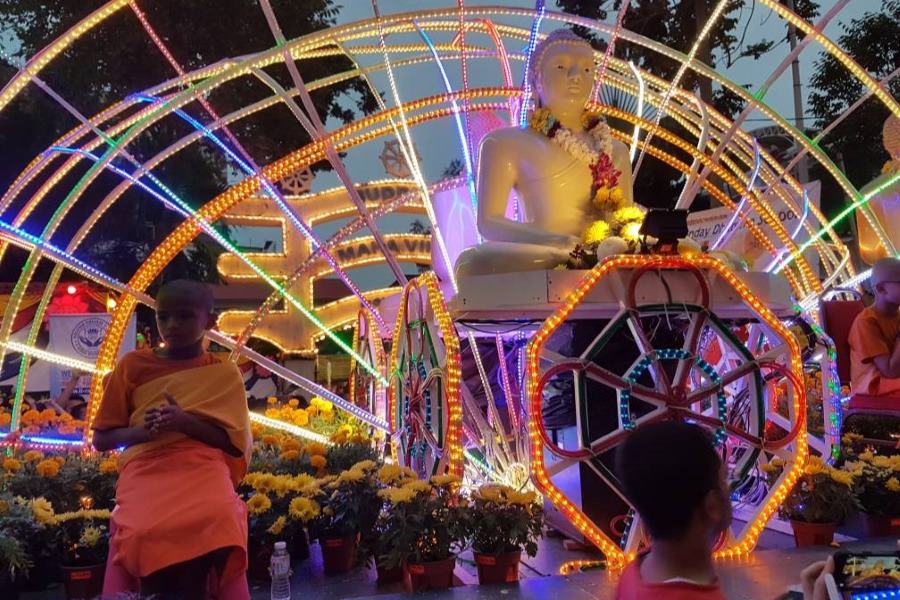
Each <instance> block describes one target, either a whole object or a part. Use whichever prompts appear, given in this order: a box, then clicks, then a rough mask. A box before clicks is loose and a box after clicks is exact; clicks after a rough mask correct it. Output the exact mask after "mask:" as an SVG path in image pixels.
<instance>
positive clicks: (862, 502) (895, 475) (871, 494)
mask: <svg viewBox="0 0 900 600" xmlns="http://www.w3.org/2000/svg"><path fill="white" fill-rule="evenodd" d="M858 458H859V460H857V461H849V462H847V463H846V464H845V465H844V468H845V469H846V470H848V471H849V472H850V473H852V475H853V499H854V501H855V502H856V506H857V507H858V508H859V510H860V511H861V512H862V516H863V523H864V525H865V530H866V537H888V536H892V535H896V534H898V533H900V455H894V456H891V457H887V456H875V455H873V454H872V453H871V452H863V453H861V454H860V455H859V457H858Z"/></svg>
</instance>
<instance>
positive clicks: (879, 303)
mask: <svg viewBox="0 0 900 600" xmlns="http://www.w3.org/2000/svg"><path fill="white" fill-rule="evenodd" d="M870 279H871V282H872V288H873V290H874V292H875V303H874V304H873V305H872V306H870V307H868V308H866V309H865V310H864V311H863V312H861V313H860V314H859V316H858V317H856V320H855V321H854V322H853V326H852V327H851V328H850V337H849V340H848V341H849V343H850V368H851V388H852V390H853V393H854V394H869V395H872V396H886V397H890V398H892V399H893V398H896V402H891V403H890V406H891V407H900V343H898V342H900V260H897V259H896V258H883V259H881V260H879V261H878V262H877V263H875V266H873V267H872V275H871V278H870Z"/></svg>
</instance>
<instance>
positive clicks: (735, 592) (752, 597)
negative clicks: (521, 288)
mask: <svg viewBox="0 0 900 600" xmlns="http://www.w3.org/2000/svg"><path fill="white" fill-rule="evenodd" d="M897 543H898V541H897V540H870V541H867V542H850V543H845V544H843V545H842V548H844V549H848V550H853V549H856V550H862V549H866V550H874V551H894V550H896V549H897ZM762 545H764V546H766V547H767V548H768V549H763V550H758V551H757V552H756V553H754V555H753V556H752V557H750V558H748V559H746V560H740V561H729V562H723V563H720V564H719V566H718V569H719V575H720V578H721V580H722V586H723V588H724V591H725V594H726V596H727V597H728V598H729V599H731V600H774V599H775V598H783V597H785V596H784V595H785V593H786V592H787V590H788V588H789V587H790V586H791V585H793V584H796V583H797V582H798V581H799V573H800V571H801V570H802V569H803V568H804V567H805V566H806V565H808V564H810V563H812V562H815V561H816V560H821V559H823V558H825V557H827V556H828V555H829V554H831V553H833V552H834V551H835V548H832V547H817V548H809V549H795V548H793V547H791V546H792V542H791V540H790V539H789V538H788V537H787V536H784V535H782V534H778V533H775V532H767V533H766V537H765V539H764V540H763V544H762ZM311 554H312V555H311V557H310V558H309V559H308V560H306V561H304V562H302V563H299V564H297V565H296V566H295V568H294V577H293V583H292V592H293V594H292V596H293V598H295V599H297V600H338V599H343V598H354V599H357V600H365V599H374V600H401V599H406V598H409V597H410V596H408V595H406V594H404V593H403V589H402V586H401V585H400V584H393V585H389V586H379V585H378V584H377V582H376V581H375V573H374V569H358V570H356V571H353V572H351V573H347V574H345V575H340V576H328V577H327V578H326V577H325V575H324V574H323V573H322V565H321V553H320V550H319V547H318V545H316V544H314V545H313V546H312V552H311ZM590 556H591V555H590V554H587V553H579V552H570V551H567V550H564V549H563V548H562V542H561V540H559V539H554V538H550V539H546V540H544V541H543V543H542V545H541V551H540V553H539V555H538V558H537V559H529V560H527V561H526V562H525V563H524V564H523V566H522V569H521V577H522V581H521V582H520V583H519V584H517V585H499V586H477V585H469V584H474V583H476V576H475V567H474V565H473V564H472V563H471V562H470V559H471V557H470V556H467V555H466V554H464V555H462V557H461V560H460V561H459V562H458V564H457V568H456V575H457V579H459V586H458V587H455V588H453V589H451V590H446V591H441V592H426V593H421V594H418V595H416V596H415V597H416V598H420V599H422V600H501V599H502V600H532V599H535V600H537V599H547V598H554V599H557V600H612V599H613V597H614V593H615V582H614V581H612V580H610V577H609V576H608V574H607V573H605V572H603V571H589V572H585V573H579V574H575V575H570V576H566V577H563V576H560V575H558V574H557V573H558V569H559V565H560V564H562V563H563V562H565V561H568V560H574V559H578V558H589V557H590ZM252 592H253V594H252V595H253V599H254V600H264V599H268V598H269V587H268V584H256V585H253V586H252ZM58 598H63V593H62V590H61V589H60V588H58V587H55V588H51V589H49V590H47V591H45V592H41V593H31V594H23V595H22V600H51V599H54V600H55V599H58Z"/></svg>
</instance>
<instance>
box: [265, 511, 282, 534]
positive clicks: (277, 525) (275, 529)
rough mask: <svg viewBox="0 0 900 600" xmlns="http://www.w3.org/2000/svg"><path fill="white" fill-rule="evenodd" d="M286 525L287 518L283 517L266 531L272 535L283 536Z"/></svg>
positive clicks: (276, 520)
mask: <svg viewBox="0 0 900 600" xmlns="http://www.w3.org/2000/svg"><path fill="white" fill-rule="evenodd" d="M285 525H287V517H285V516H284V515H281V516H280V517H278V518H277V519H275V522H274V523H272V526H271V527H269V528H268V529H266V531H267V532H269V533H271V534H272V535H281V532H282V531H284V526H285Z"/></svg>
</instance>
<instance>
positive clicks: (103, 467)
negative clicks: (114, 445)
mask: <svg viewBox="0 0 900 600" xmlns="http://www.w3.org/2000/svg"><path fill="white" fill-rule="evenodd" d="M118 470H119V464H118V461H117V460H116V459H115V458H107V459H106V460H104V461H102V462H101V463H100V472H101V473H103V474H104V475H108V474H110V473H116V472H117V471H118Z"/></svg>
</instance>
